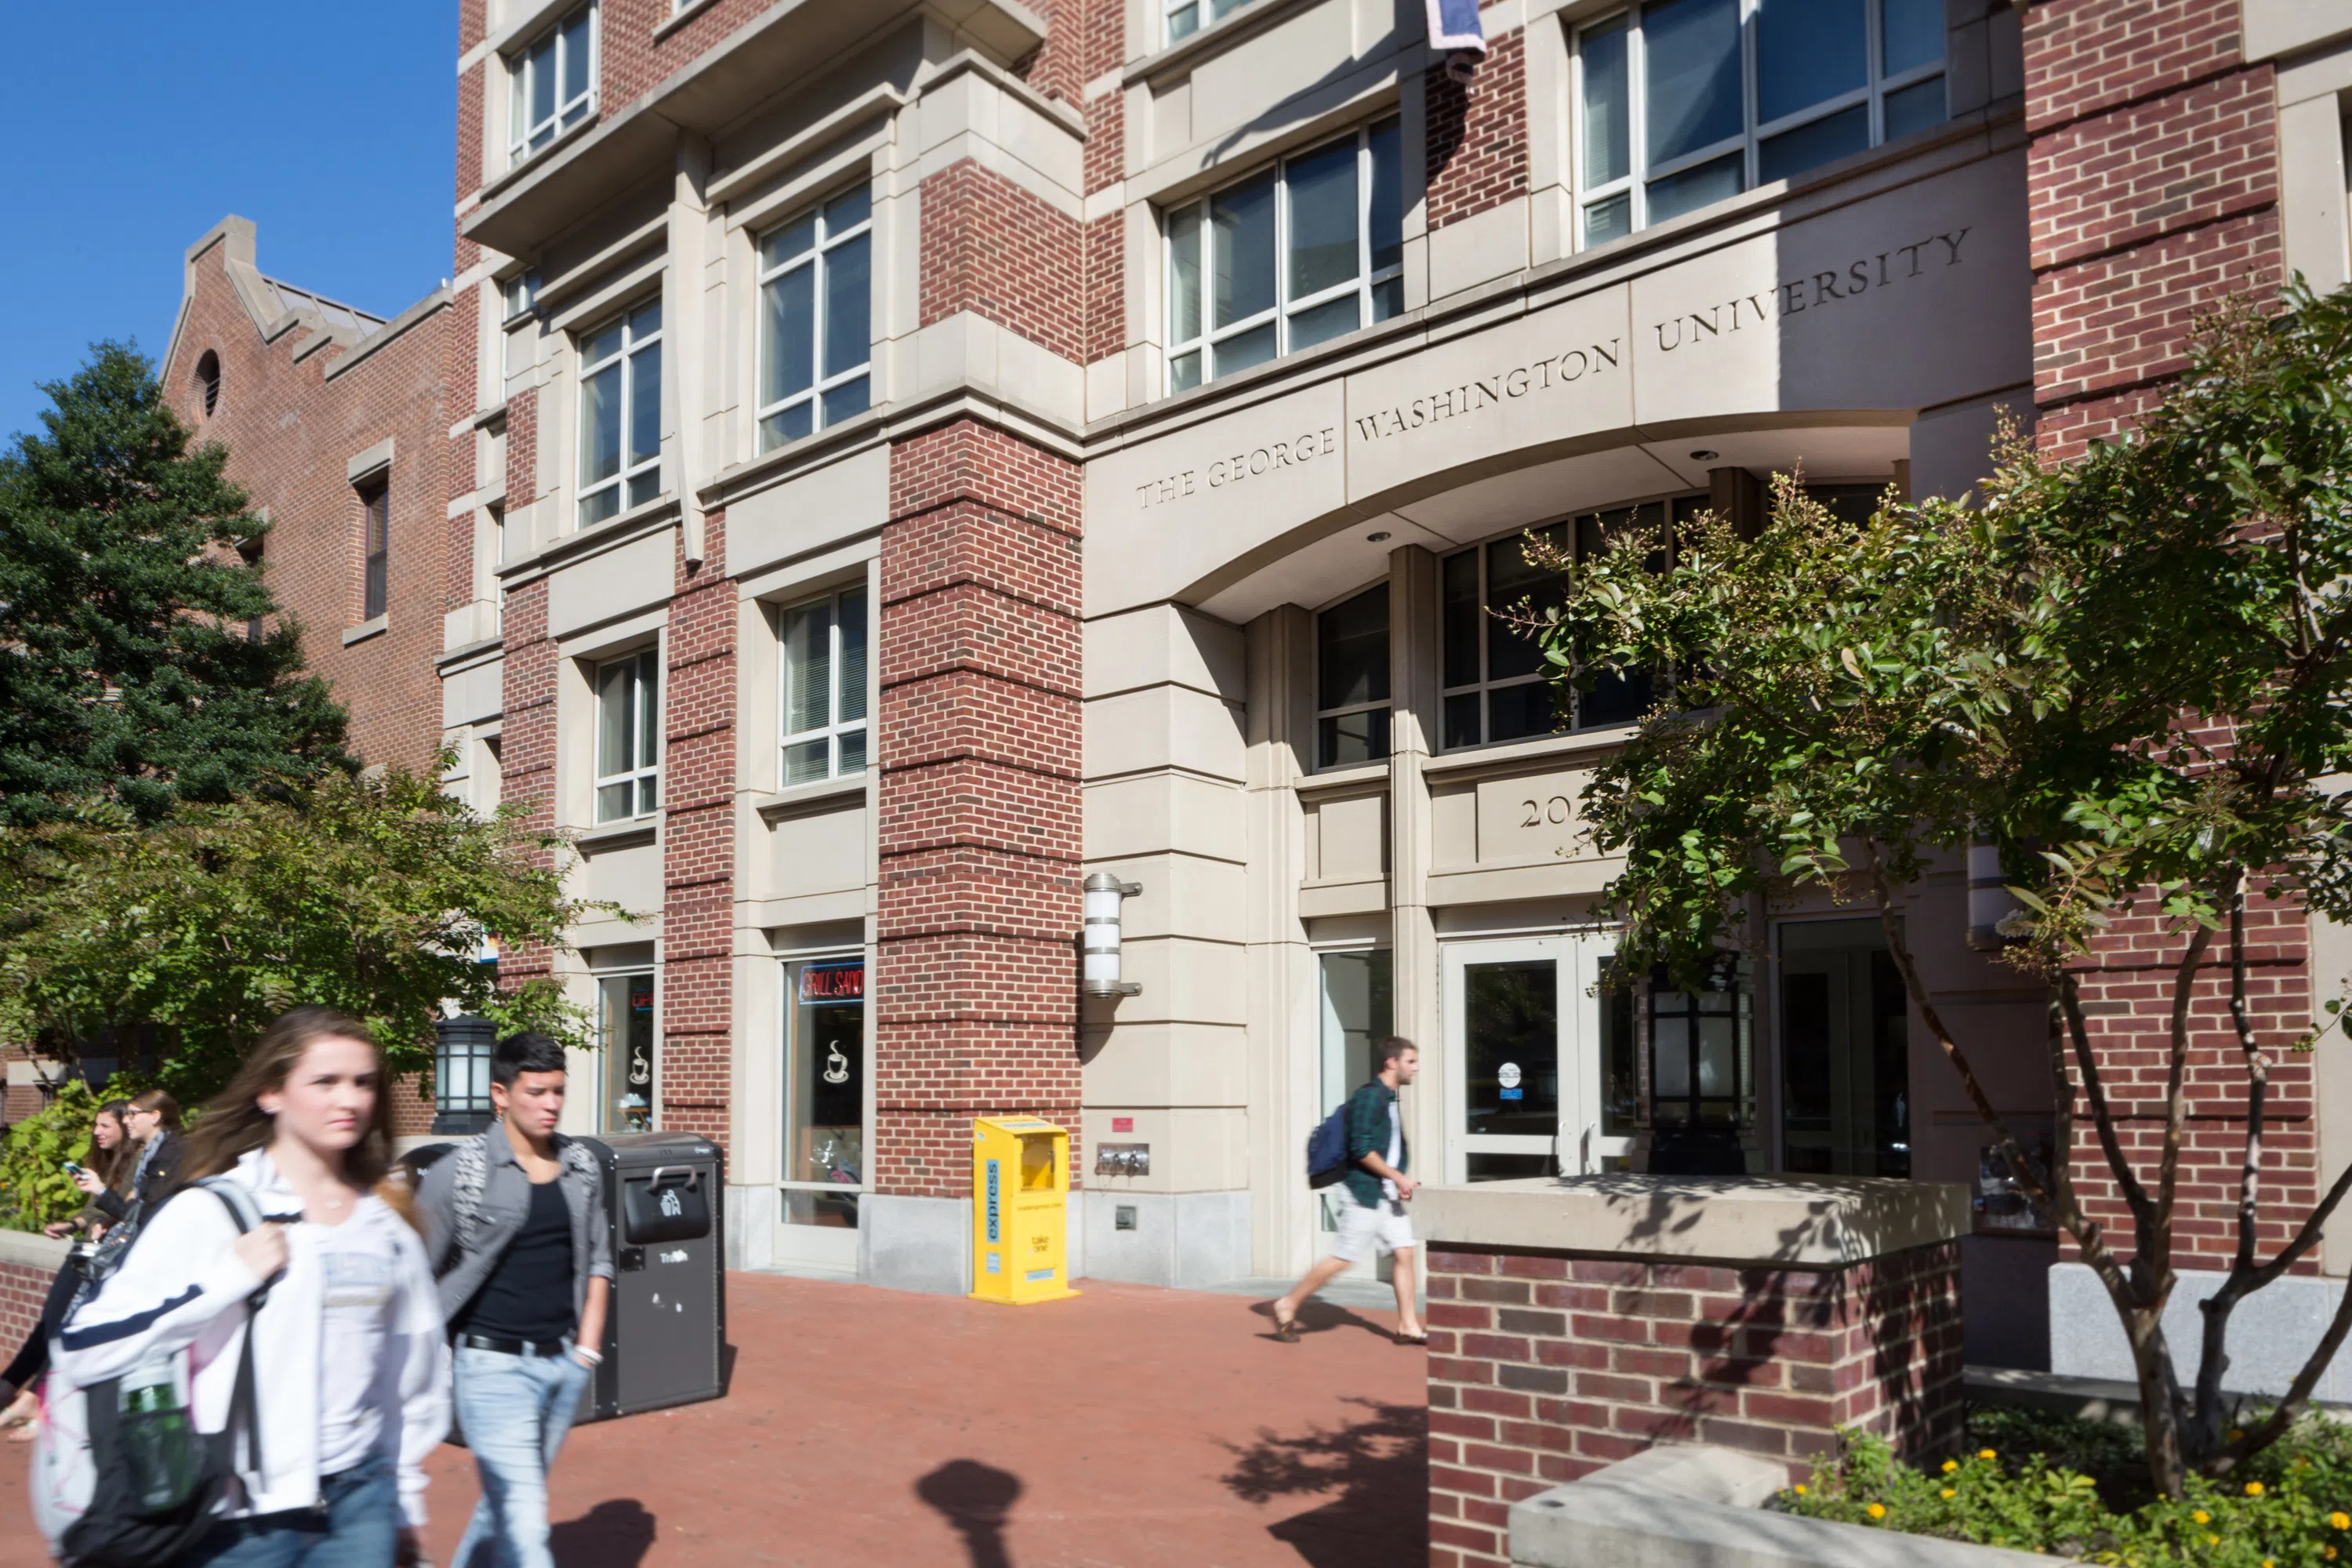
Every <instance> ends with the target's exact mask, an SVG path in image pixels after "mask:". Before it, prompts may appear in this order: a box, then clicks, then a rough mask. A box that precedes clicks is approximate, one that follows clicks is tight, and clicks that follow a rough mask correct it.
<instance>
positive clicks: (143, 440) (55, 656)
mask: <svg viewBox="0 0 2352 1568" xmlns="http://www.w3.org/2000/svg"><path fill="white" fill-rule="evenodd" d="M42 390H43V391H44V392H46V393H47V394H48V395H49V398H50V400H51V403H52V405H53V406H52V407H51V408H49V409H47V410H44V411H43V413H42V415H41V423H42V424H43V426H46V428H47V434H46V435H34V434H29V433H27V434H25V435H22V436H19V437H17V440H16V449H15V450H14V451H13V452H10V453H7V454H6V455H5V456H0V823H16V824H24V823H30V822H37V821H43V820H51V819H56V818H58V817H62V816H68V815H70V814H71V812H72V811H73V809H74V807H73V805H72V803H73V802H75V801H77V800H80V801H88V800H89V799H91V798H93V797H109V798H111V799H113V800H115V801H118V802H120V803H121V805H123V806H125V807H127V808H128V809H129V810H130V811H131V813H132V814H133V815H134V816H136V817H137V818H139V819H140V820H142V821H149V822H152V821H156V820H160V819H161V818H163V816H167V815H168V814H169V813H170V812H171V811H172V810H173V807H174V806H175V805H177V804H178V803H179V802H181V801H184V800H194V801H226V800H229V799H232V798H234V797H236V796H237V795H241V794H243V793H245V792H246V791H247V790H249V789H250V788H252V786H253V785H254V784H256V783H257V782H258V781H260V780H262V779H264V778H268V777H272V776H286V777H290V778H296V779H303V778H311V777H315V776H317V775H318V774H319V773H320V772H321V771H323V770H327V769H345V770H348V769H351V768H352V767H354V766H355V765H356V764H355V763H353V761H352V758H351V757H350V756H349V754H348V753H347V752H345V750H344V747H343V735H344V727H345V717H344V714H343V710H342V709H341V707H340V706H339V705H338V704H337V703H336V702H335V700H334V699H333V697H332V696H331V694H330V693H329V691H328V689H327V686H326V683H325V682H324V681H321V680H320V679H317V678H316V677H311V676H305V675H303V674H302V673H301V666H302V653H301V643H300V638H299V632H298V630H297V629H296V628H295V627H293V626H285V625H280V626H279V627H278V629H277V630H275V631H273V632H271V633H270V634H269V635H268V636H267V637H260V638H254V637H250V636H249V635H248V632H247V628H248V626H253V625H255V624H257V623H258V622H259V620H260V618H261V617H263V616H268V615H269V614H271V613H273V612H274V611H275V610H276V608H277V606H276V605H275V603H274V602H273V601H272V599H271V597H270V594H269V591H268V588H267V587H266V586H264V584H263V583H262V580H261V576H260V574H258V573H256V572H254V571H252V570H250V569H248V568H247V566H246V565H245V564H244V563H242V562H240V561H239V560H238V559H237V558H236V553H235V551H234V548H233V547H234V546H235V545H236V543H237V542H239V541H240V540H246V539H250V538H253V537H255V536H257V535H258V534H260V533H261V532H262V531H264V530H265V528H266V527H267V526H268V525H267V524H265V523H264V522H262V521H260V520H259V519H257V518H256V517H253V516H252V515H250V514H249V513H248V512H247V502H246V497H245V493H244V492H243V491H242V490H240V489H238V488H237V487H236V485H234V484H232V483H230V482H229V481H228V479H226V477H225V475H224V472H223V470H224V468H225V465H226V462H227V459H228V453H227V449H226V447H222V446H220V445H218V444H217V443H208V444H206V445H204V446H201V447H193V448H192V447H191V445H190V441H189V434H188V431H187V429H186V428H185V427H184V426H182V425H181V423H180V421H179V419H178V418H177V417H176V416H174V415H173V412H172V410H171V408H170V407H169V405H166V403H165V402H164V399H163V389H162V387H161V386H159V385H158V384H157V383H156V380H155V375H154V371H153V368H152V366H151V365H150V364H149V363H148V362H147V360H146V359H145V358H144V357H143V356H142V355H141V354H139V353H136V352H135V351H134V350H132V349H131V348H129V347H127V346H125V345H123V344H121V343H113V342H107V343H100V344H98V345H97V346H96V347H95V349H94V350H93V351H92V357H91V359H90V361H89V363H88V364H86V365H84V366H83V367H82V369H81V370H80V372H79V374H76V375H75V376H74V377H73V378H72V379H71V380H69V381H63V382H54V383H51V384H47V385H46V386H44V387H43V388H42Z"/></svg>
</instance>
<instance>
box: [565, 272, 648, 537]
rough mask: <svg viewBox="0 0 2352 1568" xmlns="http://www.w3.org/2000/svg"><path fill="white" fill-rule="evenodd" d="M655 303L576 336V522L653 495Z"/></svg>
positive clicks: (598, 518) (597, 517) (604, 515)
mask: <svg viewBox="0 0 2352 1568" xmlns="http://www.w3.org/2000/svg"><path fill="white" fill-rule="evenodd" d="M661 327H662V314H661V301H659V300H655V301H654V302H652V303H651V304H646V305H640V306H638V307H637V308H636V309H635V310H631V311H630V312H629V313H628V314H626V315H625V316H615V317H614V318H613V319H612V320H611V321H607V322H605V323H604V325H603V326H601V327H599V328H597V329H596V330H595V331H593V332H590V333H588V334H587V335H586V336H585V337H583V338H582V339H581V341H580V526H581V527H583V528H585V527H587V526H588V525H589V524H590V523H592V522H602V521H604V519H606V518H608V517H612V516H614V515H615V514H616V513H619V512H622V511H625V510H627V509H628V508H630V507H633V506H642V505H644V504H645V503H646V501H649V500H653V499H654V497H656V496H657V495H659V494H661V376H662V373H661V355H662V351H661Z"/></svg>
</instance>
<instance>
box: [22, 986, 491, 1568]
mask: <svg viewBox="0 0 2352 1568" xmlns="http://www.w3.org/2000/svg"><path fill="white" fill-rule="evenodd" d="M387 1087H388V1086H386V1084H385V1083H384V1081H383V1060H382V1058H380V1057H379V1055H378V1054H377V1051H376V1047H375V1045H374V1043H373V1041H372V1040H371V1039H370V1038H369V1037H368V1034H367V1031H366V1029H365V1028H363V1027H362V1026H361V1025H359V1024H358V1023H356V1022H354V1021H353V1020H352V1019H350V1018H346V1017H344V1016H341V1015H340V1014H337V1013H333V1012H331V1011H329V1010H328V1009H326V1008H323V1007H299V1008H297V1009H295V1010H294V1011H293V1012H291V1013H289V1014H287V1015H286V1016H283V1017H281V1018H279V1019H278V1020H277V1021H276V1022H275V1023H273V1024H271V1025H270V1026H269V1027H268V1029H267V1030H266V1031H264V1032H263V1034H262V1037H261V1039H260V1042H259V1043H258V1044H257V1045H256V1046H255V1047H254V1049H253V1054H252V1055H251V1056H250V1057H248V1058H247V1059H246V1063H245V1066H244V1067H243V1068H241V1069H240V1070H239V1071H238V1073H237V1075H236V1079H235V1080H234V1081H232V1082H231V1083H230V1084H229V1086H228V1088H227V1089H224V1090H223V1091H222V1092H221V1093H220V1094H219V1096H217V1097H216V1098H215V1099H214V1100H212V1101H211V1103H209V1104H208V1105H206V1106H205V1110H204V1114H203V1116H202V1117H201V1118H200V1119H199V1120H198V1121H197V1123H196V1127H195V1130H194V1131H193V1132H191V1133H189V1134H188V1135H187V1139H186V1149H185V1152H184V1157H183V1158H182V1160H181V1162H180V1168H179V1180H180V1190H179V1191H178V1192H177V1193H176V1194H173V1196H172V1197H171V1198H170V1200H169V1201H168V1202H167V1203H166V1204H165V1205H163V1208H162V1209H161V1210H159V1211H158V1212H156V1213H155V1214H153V1215H151V1216H149V1218H148V1219H147V1221H146V1222H145V1226H144V1229H143V1232H142V1235H141V1237H140V1238H139V1242H138V1244H137V1245H135V1246H134V1247H132V1248H131V1253H130V1255H129V1256H128V1257H127V1258H125V1259H124V1261H123V1264H122V1267H121V1270H120V1271H119V1272H118V1273H116V1274H115V1275H114V1276H113V1277H112V1278H111V1279H108V1280H107V1282H106V1284H105V1286H104V1287H103V1288H102V1289H100V1292H99V1294H98V1295H97V1296H96V1297H95V1298H94V1299H92V1300H89V1301H88V1302H86V1303H85V1304H84V1305H83V1306H82V1307H81V1308H80V1309H79V1310H78V1311H76V1312H75V1313H74V1315H73V1317H72V1320H71V1321H70V1322H69V1323H68V1325H67V1327H66V1328H65V1330H64V1331H62V1332H61V1333H60V1334H59V1335H58V1342H57V1375H58V1377H60V1378H63V1379H65V1380H68V1382H70V1383H71V1384H74V1385H76V1386H87V1385H89V1384H94V1383H98V1382H100V1381H102V1380H104V1379H106V1378H110V1377H116V1376H120V1375H121V1374H122V1373H125V1372H127V1371H129V1370H131V1368H133V1367H135V1366H137V1365H138V1364H139V1363H141V1362H142V1361H143V1360H145V1359H147V1358H148V1357H150V1356H152V1355H154V1354H156V1353H157V1352H176V1351H178V1350H180V1349H182V1348H186V1349H188V1350H189V1351H190V1352H191V1386H192V1397H191V1399H190V1405H191V1409H192V1413H193V1415H194V1426H195V1428H196V1430H197V1431H199V1432H204V1433H215V1432H220V1431H222V1430H223V1429H224V1428H225V1427H226V1426H227V1425H228V1421H229V1413H230V1410H231V1407H232V1404H233V1402H234V1394H235V1387H236V1375H237V1363H238V1361H239V1359H240V1358H241V1356H242V1353H243V1351H244V1348H245V1346H246V1344H247V1342H248V1341H247V1335H246V1326H247V1316H248V1313H250V1315H251V1317H252V1325H253V1330H254V1333H253V1336H252V1340H251V1342H252V1343H255V1344H257V1345H263V1344H266V1345H267V1346H268V1347H269V1348H268V1354H266V1355H262V1354H257V1355H256V1356H255V1357H254V1364H253V1368H252V1373H253V1390H254V1397H253V1413H252V1426H251V1428H250V1429H247V1430H240V1431H239V1432H237V1433H234V1434H231V1436H230V1451H231V1452H232V1453H233V1454H234V1456H235V1463H234V1468H235V1470H236V1479H235V1482H234V1484H233V1485H232V1486H231V1487H230V1488H229V1489H228V1494H227V1496H226V1499H225V1500H224V1505H223V1507H222V1508H221V1510H220V1520H219V1522H218V1524H217V1525H216V1526H215V1529H214V1531H213V1532H212V1534H211V1535H210V1536H208V1537H207V1538H206V1540H205V1542H204V1543H203V1545H202V1546H201V1547H200V1548H199V1549H198V1551H197V1552H196V1553H195V1554H194V1556H193V1557H191V1558H190V1559H188V1562H189V1563H192V1564H205V1565H213V1568H259V1565H262V1564H267V1565H268V1568H292V1565H295V1564H309V1565H311V1568H329V1565H331V1564H332V1565H340V1564H342V1563H354V1564H358V1563H369V1564H374V1563H393V1562H394V1561H395V1558H397V1559H398V1560H401V1561H406V1560H409V1559H411V1558H413V1557H414V1556H415V1552H416V1538H415V1531H416V1529H417V1528H418V1527H419V1526H421V1525H422V1524H423V1523H424V1521H425V1508H424V1504H425V1473H424V1470H423V1468H422V1467H423V1462H424V1458H425V1455H426V1454H428V1453H430V1452H431V1451H432V1449H433V1447H434V1445H436V1444H437V1443H438V1442H440V1441H441V1438H442V1436H443V1434H444V1433H445V1432H446V1430H447V1429H448V1425H449V1405H448V1393H447V1390H448V1366H447V1355H448V1349H447V1345H446V1342H445V1340H444V1336H443V1331H442V1322H441V1307H440V1301H439V1298H438V1294H437V1292H436V1289H435V1286H434V1281H433V1271H432V1269H431V1268H430V1267H428V1265H427V1264H426V1261H425V1247H424V1244H423V1242H422V1241H421V1240H420V1239H419V1238H418V1237H417V1234H416V1232H415V1228H414V1225H413V1223H412V1221H411V1220H410V1218H409V1214H408V1208H409V1200H408V1192H407V1188H406V1186H405V1184H404V1183H403V1182H402V1181H401V1180H399V1179H398V1178H397V1177H390V1176H388V1173H389V1172H390V1171H391V1168H392V1153H393V1150H392V1106H391V1102H390V1097H389V1094H388V1092H387ZM208 1176H225V1177H226V1178H227V1179H228V1180H229V1181H230V1182H233V1183H235V1184H237V1185H239V1186H241V1187H243V1188H244V1189H245V1190H246V1193H247V1195H248V1196H249V1197H250V1198H251V1199H252V1201H253V1205H254V1208H255V1209H256V1210H257V1212H258V1213H259V1214H260V1215H263V1216H264V1221H265V1223H263V1224H261V1225H260V1226H257V1227H255V1228H254V1229H252V1230H250V1231H247V1232H245V1233H244V1234H242V1235H240V1234H238V1231H237V1226H236V1220H235V1218H234V1217H232V1215H231V1212H230V1209H229V1207H228V1205H227V1204H226V1203H225V1202H223V1201H220V1200H218V1199H217V1198H216V1197H215V1194H211V1193H208V1192H204V1191H200V1190H197V1188H196V1185H195V1184H197V1183H198V1182H200V1181H202V1180H203V1179H204V1178H205V1177H208ZM265 1289H266V1290H267V1294H266V1296H264V1297H263V1298H262V1301H261V1304H260V1305H259V1306H258V1307H257V1308H255V1307H253V1306H251V1305H250V1303H251V1302H252V1300H253V1298H254V1297H255V1295H256V1294H257V1292H261V1291H263V1290H265ZM57 1490H59V1489H56V1488H50V1489H37V1495H41V1494H43V1493H54V1492H55V1491H57ZM70 1522H71V1521H70V1520H67V1519H62V1518H50V1519H47V1520H45V1521H44V1523H45V1525H46V1526H47V1527H49V1533H50V1538H51V1541H52V1542H53V1543H54V1542H58V1540H59V1539H60V1538H61V1537H62V1535H63V1532H64V1530H65V1528H66V1526H67V1525H68V1524H69V1523H70Z"/></svg>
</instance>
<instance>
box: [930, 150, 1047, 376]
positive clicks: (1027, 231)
mask: <svg viewBox="0 0 2352 1568" xmlns="http://www.w3.org/2000/svg"><path fill="white" fill-rule="evenodd" d="M922 213H923V255H922V325H924V326H927V327H928V326H929V325H930V324H931V323H932V322H934V321H945V320H947V319H948V318H949V317H950V316H952V315H954V314H956V313H957V312H958V311H961V310H970V311H972V312H973V313H975V314H977V315H981V316H985V317H986V318H988V319H989V320H990V321H994V322H995V323H996V324H997V325H998V326H1000V327H1003V328H1004V329H1005V330H1006V331H1013V332H1018V333H1020V334H1021V335H1022V336H1023V337H1024V338H1027V339H1028V340H1029V341H1030V342H1033V343H1038V344H1041V345H1043V346H1044V347H1045V348H1048V349H1051V350H1052V351H1053V352H1054V353H1057V354H1059V355H1061V356H1062V357H1063V358H1064V359H1067V360H1077V359H1080V358H1082V356H1083V355H1084V353H1085V345H1084V342H1083V334H1084V322H1085V316H1084V313H1083V312H1084V309H1085V300H1086V296H1085V286H1084V277H1083V273H1082V270H1081V268H1082V264H1083V256H1084V244H1083V239H1082V236H1081V234H1080V229H1079V225H1078V222H1077V220H1076V219H1075V218H1073V217H1071V216H1068V215H1067V214H1066V213H1064V212H1062V211H1061V210H1060V209H1059V208H1057V207H1055V206H1054V205H1052V204H1051V203H1049V202H1047V201H1045V200H1044V199H1043V198H1042V197H1040V196H1037V195H1034V194H1033V193H1032V192H1029V191H1027V190H1024V189H1023V188H1022V187H1021V186H1019V185H1016V184H1013V182H1012V181H1011V180H1008V179H1006V178H1005V177H1004V176H1003V175H1002V174H996V173H994V172H993V171H992V170H990V169H986V168H983V167H982V165H980V164H979V163H974V162H973V161H972V160H971V159H969V158H964V159H961V160H959V161H957V162H956V163H950V164H949V165H948V166H947V167H946V168H944V169H941V170H940V172H939V173H937V174H932V175H929V177H927V178H926V179H925V180H924V181H923V187H922Z"/></svg>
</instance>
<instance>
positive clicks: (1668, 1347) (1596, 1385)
mask: <svg viewBox="0 0 2352 1568" xmlns="http://www.w3.org/2000/svg"><path fill="white" fill-rule="evenodd" d="M1425 1250H1426V1252H1427V1254H1428V1258H1429V1540H1430V1562H1431V1563H1433V1565H1437V1568H1463V1565H1467V1564H1471V1563H1496V1564H1500V1563H1507V1561H1508V1559H1509V1546H1508V1526H1509V1510H1510V1506H1511V1504H1513V1503H1514V1502H1517V1501H1518V1500H1520V1499H1522V1498H1527V1497H1532V1496H1534V1495H1535V1494H1536V1493H1538V1492H1539V1491H1543V1490H1545V1489H1548V1488H1550V1487H1555V1486H1558V1485H1559V1484H1561V1483H1562V1482H1564V1481H1572V1480H1576V1479H1580V1478H1581V1477H1583V1476H1586V1475H1590V1474H1591V1472H1592V1471H1594V1470H1597V1469H1599V1468H1601V1467H1602V1466H1604V1465H1609V1464H1613V1463H1615V1462H1616V1461H1617V1460H1619V1459H1623V1458H1631V1457H1632V1456H1633V1455H1634V1454H1638V1453H1640V1452H1641V1451H1642V1450H1643V1449H1644V1448H1647V1447H1650V1446H1651V1445H1653V1444H1654V1443H1659V1442H1701V1443H1716V1444H1721V1445H1723V1446H1725V1447H1734V1448H1743V1449H1746V1450H1748V1451H1749V1452H1751V1453H1757V1454H1762V1455H1765V1456H1767V1457H1768V1458H1775V1459H1783V1460H1789V1461H1791V1462H1801V1461H1805V1460H1808V1459H1810V1458H1813V1457H1814V1456H1817V1455H1822V1454H1826V1453H1828V1452H1830V1451H1831V1450H1832V1448H1833V1447H1835V1446H1836V1442H1837V1436H1836V1433H1837V1429H1838V1428H1839V1427H1841V1426H1859V1427H1863V1428H1864V1429H1867V1430H1869V1431H1873V1432H1879V1433H1883V1434H1885V1435H1886V1436H1889V1437H1891V1438H1892V1439H1893V1440H1894V1441H1895V1445H1896V1447H1898V1448H1899V1449H1900V1450H1901V1451H1902V1452H1903V1453H1904V1454H1906V1456H1908V1457H1911V1458H1930V1457H1933V1456H1935V1455H1937V1454H1939V1453H1943V1452H1947V1451H1948V1450H1950V1449H1951V1448H1953V1447H1957V1446H1958V1441H1959V1438H1960V1421H1961V1415H1962V1406H1961V1401H1960V1262H1959V1249H1958V1246H1957V1245H1955V1244H1950V1243H1946V1244H1944V1245H1940V1246H1935V1247H1916V1248H1914V1249H1912V1250H1910V1251H1907V1252H1898V1253H1893V1254H1889V1255H1888V1256H1886V1257H1884V1258H1874V1259H1872V1260H1871V1261H1869V1262H1867V1263H1864V1264H1860V1265H1857V1266H1855V1267H1853V1268H1846V1269H1828V1270H1819V1271H1814V1270H1802V1269H1785V1270H1774V1269H1762V1268H1719V1267H1710V1266H1706V1265H1703V1264H1687V1263H1664V1262H1646V1261H1643V1260H1639V1259H1633V1258H1598V1257H1579V1256H1571V1255H1569V1254H1565V1253H1528V1252H1496V1251H1485V1250H1474V1249H1470V1248H1466V1247H1456V1246H1435V1245H1433V1246H1431V1247H1427V1248H1426V1249H1425Z"/></svg>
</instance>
